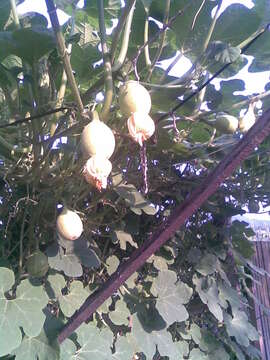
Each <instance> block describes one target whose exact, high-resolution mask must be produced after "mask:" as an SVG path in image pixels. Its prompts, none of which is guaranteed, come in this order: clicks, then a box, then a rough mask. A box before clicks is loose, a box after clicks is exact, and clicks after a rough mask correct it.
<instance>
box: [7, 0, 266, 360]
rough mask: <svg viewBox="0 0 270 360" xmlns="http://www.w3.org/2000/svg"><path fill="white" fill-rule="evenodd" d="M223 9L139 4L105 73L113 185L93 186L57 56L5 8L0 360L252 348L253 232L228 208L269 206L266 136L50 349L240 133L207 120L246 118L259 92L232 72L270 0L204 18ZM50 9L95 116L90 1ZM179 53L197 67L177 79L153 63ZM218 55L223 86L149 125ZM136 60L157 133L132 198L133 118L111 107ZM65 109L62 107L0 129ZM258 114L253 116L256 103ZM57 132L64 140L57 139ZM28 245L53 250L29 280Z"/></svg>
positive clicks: (38, 27)
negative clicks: (67, 235)
mask: <svg viewBox="0 0 270 360" xmlns="http://www.w3.org/2000/svg"><path fill="white" fill-rule="evenodd" d="M221 2H222V1H216V0H206V1H203V2H202V1H201V0H200V1H197V0H194V1H191V0H171V1H165V0H153V1H151V0H148V1H146V0H137V2H136V8H135V12H134V16H133V21H132V27H131V33H130V38H129V46H128V51H127V56H126V58H125V62H124V64H123V66H122V67H121V68H120V70H118V71H116V72H114V73H113V84H114V98H113V102H112V104H111V111H110V117H109V119H108V121H107V124H108V125H109V126H110V127H111V128H112V129H113V130H114V131H115V133H116V141H117V145H116V150H115V152H114V155H113V157H112V164H113V172H112V174H111V176H110V178H109V184H108V188H107V189H106V191H102V192H101V193H100V192H98V191H97V190H96V189H94V188H93V187H92V186H91V185H89V184H87V183H86V182H85V180H84V179H83V177H82V174H81V171H82V168H83V165H84V159H83V158H82V154H81V152H80V133H81V131H82V129H83V126H84V124H85V123H84V120H83V118H82V117H81V115H80V114H79V113H76V109H75V106H74V99H73V96H72V92H71V89H70V87H69V85H67V87H66V88H65V91H64V99H63V101H61V99H59V93H60V92H59V90H60V88H61V89H63V87H62V86H63V62H62V59H61V57H60V56H59V54H58V52H57V49H56V42H55V38H54V34H53V31H52V29H48V28H47V20H46V18H45V17H43V16H42V15H40V14H37V13H28V14H25V15H24V16H22V17H21V18H20V23H19V24H18V23H17V24H16V21H15V18H14V13H12V11H11V3H12V2H10V1H8V0H2V1H1V4H0V48H1V51H0V109H1V111H0V161H1V163H0V199H1V207H0V218H1V225H0V231H1V243H0V250H1V252H0V256H1V257H0V358H1V359H3V360H4V359H5V360H7V359H14V358H16V359H17V360H20V359H27V360H31V359H33V360H34V359H37V358H38V359H39V360H47V359H48V360H54V359H55V360H56V359H61V360H68V359H74V360H75V359H76V360H79V359H80V360H87V359H91V360H95V359H97V360H102V359H104V360H105V359H106V360H107V359H115V360H116V359H117V360H122V359H123V360H127V359H145V358H146V359H156V360H157V359H175V360H180V359H190V360H192V359H196V360H206V359H222V360H226V359H228V360H229V359H240V360H244V359H257V358H259V357H260V354H259V352H258V350H257V348H256V347H255V342H256V341H257V340H258V336H259V335H258V333H257V331H256V329H255V328H254V323H253V324H252V321H251V317H252V316H251V315H252V306H253V305H252V302H251V301H250V298H249V297H248V296H249V293H250V292H248V290H249V288H251V282H250V280H252V274H253V271H260V269H257V268H255V267H254V266H253V264H252V261H251V258H252V255H253V247H252V243H251V241H250V240H251V238H252V236H254V233H253V231H252V230H251V229H250V228H249V226H248V224H247V223H245V222H241V221H233V222H231V217H232V216H234V215H237V214H243V213H244V212H245V211H244V210H243V207H244V206H248V207H249V209H250V210H251V211H254V209H255V211H259V207H258V204H259V203H260V204H262V205H263V206H267V205H269V192H270V181H269V180H270V175H269V174H270V167H269V142H270V139H269V138H268V139H266V140H265V142H264V143H263V144H262V145H261V146H260V147H259V148H258V149H256V151H254V153H253V154H252V155H251V156H250V158H249V159H247V160H246V161H244V162H243V164H242V165H241V167H240V168H239V169H238V170H237V171H236V172H235V173H234V174H233V175H232V176H231V177H230V178H229V179H227V180H226V182H225V183H224V184H222V186H221V187H220V188H219V190H218V191H217V192H216V194H215V195H213V196H212V197H211V198H210V199H208V201H207V202H206V203H205V204H204V206H203V207H202V208H201V209H200V210H199V211H198V212H197V213H196V214H194V215H193V216H192V217H191V218H190V219H189V220H188V221H187V222H186V225H185V227H183V228H181V229H179V230H178V231H177V233H176V234H175V236H173V237H172V238H171V239H170V241H169V242H168V243H167V244H166V245H165V246H163V247H162V248H161V249H160V250H159V251H158V253H156V254H155V255H153V256H152V257H151V258H150V259H149V260H148V261H147V262H146V263H145V265H144V266H143V267H142V268H141V269H139V271H138V272H137V273H135V274H134V275H133V276H132V277H131V278H130V279H128V281H127V282H126V284H125V285H124V286H122V287H121V288H120V289H119V291H118V292H117V293H115V294H114V295H113V296H112V297H111V298H110V299H108V300H107V301H106V302H105V303H104V304H103V305H102V306H101V307H100V308H99V309H98V310H97V312H96V313H95V314H94V315H93V317H92V318H91V319H90V321H89V322H87V323H84V324H83V325H81V326H80V327H79V328H78V329H77V330H76V332H75V333H74V334H72V336H71V337H70V338H69V339H66V340H65V341H64V342H63V343H62V344H61V346H59V344H58V343H57V342H56V337H57V334H58V333H59V331H60V330H61V329H62V328H63V326H64V324H65V323H66V322H67V321H68V319H69V318H70V317H71V316H72V315H73V314H74V312H75V311H76V310H77V309H78V308H79V307H80V306H81V305H82V303H83V302H84V300H85V299H86V298H87V296H88V295H90V294H91V293H92V292H94V291H95V290H97V289H98V288H99V286H100V285H101V284H102V283H104V282H105V281H106V280H107V279H108V278H109V276H110V275H111V274H113V273H114V272H115V271H116V270H117V268H118V265H119V264H120V263H122V262H123V261H124V260H125V259H127V258H128V257H129V256H130V254H131V253H132V251H133V250H134V249H135V248H138V247H139V246H141V245H142V244H143V243H144V241H145V239H146V238H148V236H149V235H151V233H152V232H153V231H155V229H157V228H158V226H160V225H161V224H162V223H163V222H164V221H165V220H166V219H167V217H168V216H169V215H170V214H171V213H172V212H173V210H174V208H175V207H176V206H177V205H179V204H181V202H182V201H183V199H185V198H186V197H187V196H188V194H190V192H191V191H192V190H193V189H194V188H196V186H197V185H198V184H200V183H201V181H202V180H203V179H204V178H205V177H206V176H207V175H208V174H209V172H210V171H211V169H212V168H214V166H215V165H216V164H218V162H219V161H220V160H221V159H222V158H223V157H224V155H225V154H227V153H228V152H229V151H230V150H231V148H232V146H233V145H234V144H236V143H237V142H238V141H239V140H240V138H241V136H242V135H241V134H240V132H239V131H237V132H236V133H234V134H222V133H221V132H220V131H218V129H217V131H215V130H214V128H213V127H212V126H210V125H209V121H208V120H212V119H214V118H215V115H216V114H219V113H221V112H227V113H228V114H230V115H233V116H236V117H237V118H239V115H240V111H241V110H243V109H247V108H248V105H249V103H250V101H252V99H253V98H254V97H256V96H258V94H253V95H252V96H245V95H234V92H236V91H239V90H240V91H242V90H244V89H245V83H244V81H243V80H241V79H238V78H237V77H236V78H235V79H233V80H232V79H228V78H229V77H230V76H232V75H237V74H238V73H239V71H240V70H241V69H242V68H243V67H244V66H245V64H246V59H245V58H244V57H243V56H241V55H240V52H241V48H242V47H243V46H244V44H246V42H247V41H248V40H250V38H252V36H253V35H254V34H256V32H257V31H258V30H260V29H262V28H263V27H264V26H265V24H266V23H267V22H268V21H269V19H268V18H267V16H268V17H269V13H270V12H269V3H268V1H267V0H254V1H253V2H254V7H253V8H252V9H248V8H246V7H245V6H243V5H240V4H233V5H231V6H229V7H228V8H227V9H226V10H225V11H224V12H223V13H222V14H221V15H220V16H219V17H218V18H217V19H215V17H213V16H212V15H211V14H212V12H213V11H214V13H215V9H216V6H220V5H221ZM127 3H129V1H127ZM56 4H57V6H58V7H59V8H60V9H62V10H64V11H65V12H66V13H68V14H70V15H71V19H70V21H68V22H67V23H66V24H65V25H63V26H62V32H63V34H64V36H65V40H66V45H67V47H69V50H70V51H71V55H70V61H71V66H72V69H73V71H74V74H75V78H76V82H77V84H78V88H79V91H80V93H81V97H82V99H83V102H84V105H85V107H86V108H87V109H92V107H93V105H96V109H97V110H98V111H101V109H102V103H96V95H97V94H98V93H99V92H103V94H104V78H103V65H102V63H101V62H98V61H99V60H101V59H102V53H101V52H100V50H99V44H100V33H99V21H98V9H97V6H96V1H90V0H85V1H84V7H83V8H82V9H78V8H76V1H66V0H58V1H56ZM104 5H105V11H104V20H105V24H106V26H107V28H109V27H111V25H112V19H118V18H120V15H121V13H122V12H123V9H121V1H120V0H105V1H104ZM166 5H169V6H168V9H169V11H168V13H166V11H165V8H166ZM181 9H182V12H181V13H180V14H178V16H176V18H175V20H174V21H173V22H171V23H170V26H169V27H168V29H167V30H166V31H164V30H162V27H161V28H159V26H158V25H157V22H155V21H152V20H149V18H153V19H155V20H157V21H159V22H161V23H162V22H163V21H164V19H166V18H169V19H171V17H172V16H175V15H176V14H177V13H178V12H179V10H181ZM148 21H149V39H150V41H149V55H150V59H152V66H147V64H146V61H145V56H144V50H143V49H142V45H143V44H144V41H145V40H144V28H145V24H146V23H147V22H148ZM116 29H118V28H116ZM115 31H116V30H114V31H113V33H112V35H108V36H107V43H108V46H109V48H111V46H112V45H114V46H115V45H117V46H116V52H115V54H114V55H115V58H116V59H117V56H118V54H119V51H120V48H121V43H122V38H123V33H122V34H121V36H120V37H119V40H118V42H117V43H114V40H113V39H114V36H115ZM269 37H270V35H269V32H265V34H264V35H263V36H262V37H261V38H260V39H259V40H258V41H257V42H256V43H254V44H253V45H252V47H250V48H249V50H248V53H247V54H248V55H251V56H253V60H252V63H251V65H250V67H249V71H250V72H257V71H264V70H267V69H269V51H270V48H269V44H270V38H269ZM153 38H154V41H151V39H153ZM176 51H180V52H181V54H183V55H185V56H186V57H188V58H189V59H190V60H191V61H192V63H193V67H192V69H191V70H190V71H188V72H187V73H186V74H185V75H184V76H182V77H181V78H175V77H172V76H170V75H168V72H166V70H165V69H162V68H161V67H158V66H155V65H156V64H157V62H158V61H161V60H165V59H169V58H172V57H173V56H174V55H175V53H176ZM138 54H140V56H137V55H138ZM134 59H135V60H137V61H136V64H135V63H134ZM97 62H98V64H96V63H97ZM228 62H232V65H231V66H230V67H229V68H227V69H226V71H224V73H222V74H221V75H220V77H222V81H221V83H220V86H221V88H220V90H219V91H217V90H216V89H215V87H214V86H213V85H209V86H208V87H207V89H206V91H205V92H204V91H203V92H202V93H200V94H198V95H197V96H195V97H194V98H193V99H192V100H190V101H189V102H187V103H186V104H185V105H184V106H182V107H180V108H179V109H178V110H177V111H176V113H175V114H174V116H175V118H176V126H175V127H174V125H173V116H172V114H171V115H170V116H167V117H166V119H165V120H162V121H158V119H159V118H160V116H161V115H163V114H164V113H166V112H167V111H170V109H172V108H173V107H174V106H175V105H176V104H177V103H178V102H179V97H181V96H182V97H184V98H185V97H186V96H187V95H189V94H190V93H191V92H192V91H193V90H194V89H196V87H198V86H199V85H201V84H202V83H203V82H204V81H205V79H207V76H209V75H210V74H213V73H214V72H215V71H216V70H218V69H219V68H220V67H221V66H223V65H224V64H226V63H228ZM134 65H136V67H137V71H138V74H139V76H140V80H141V81H142V82H143V83H144V84H145V86H146V88H147V89H148V90H149V91H150V94H151V98H152V110H151V116H152V118H153V119H154V120H155V122H156V132H155V135H154V136H153V137H152V138H151V139H150V140H149V141H148V142H147V159H148V174H147V175H148V180H147V181H148V186H149V192H148V193H147V195H143V192H142V188H143V185H145V184H144V183H143V176H142V173H141V166H142V165H141V157H140V149H139V146H138V145H137V144H135V143H133V142H132V140H131V139H130V138H128V137H127V136H125V135H126V134H127V133H128V132H127V126H126V120H127V119H125V118H123V117H122V116H121V113H120V112H119V107H118V92H119V87H120V85H121V83H122V82H123V81H125V80H126V79H135V69H134ZM171 85H178V86H177V87H172V86H171ZM268 91H269V83H268V84H266V86H265V92H264V93H263V94H259V97H257V98H260V99H261V101H262V111H264V110H265V109H267V108H268V107H269V104H270V103H269V94H268ZM202 102H207V106H208V109H209V111H201V105H202ZM61 104H62V105H63V106H65V107H68V108H69V110H68V111H66V110H65V111H62V112H61V113H56V114H49V115H48V114H47V115H44V116H42V117H40V118H38V119H33V120H31V121H29V122H24V123H22V124H20V125H17V126H10V127H2V128H1V126H2V125H6V124H10V123H12V122H13V121H15V120H17V119H21V118H24V117H27V116H29V115H30V116H36V115H41V114H44V113H46V112H47V111H48V110H51V109H55V108H56V107H58V106H61ZM255 111H256V116H259V115H260V111H259V110H258V109H256V110H255ZM207 122H208V123H207ZM63 135H65V136H66V142H65V141H59V142H58V145H56V144H55V140H56V139H60V138H61V137H62V136H63ZM59 204H62V205H63V204H65V205H67V206H68V207H69V208H71V209H74V210H76V211H77V212H78V213H79V215H80V216H81V218H82V220H83V223H84V232H83V235H82V237H81V238H80V239H79V240H77V241H76V242H69V241H66V240H64V239H61V238H59V237H58V236H57V234H56V230H55V221H56V217H57V215H58V213H59V209H58V205H59ZM37 250H39V251H41V252H42V253H43V254H46V256H47V258H48V264H47V263H46V260H45V263H44V258H43V260H42V261H43V265H42V270H44V269H45V271H44V273H43V274H42V276H41V277H33V276H30V275H29V274H28V270H27V267H26V263H27V260H28V258H29V257H30V256H31V255H32V254H35V253H36V251H37ZM47 269H48V271H47ZM44 274H45V275H44ZM264 311H265V312H267V311H268V309H265V308H264Z"/></svg>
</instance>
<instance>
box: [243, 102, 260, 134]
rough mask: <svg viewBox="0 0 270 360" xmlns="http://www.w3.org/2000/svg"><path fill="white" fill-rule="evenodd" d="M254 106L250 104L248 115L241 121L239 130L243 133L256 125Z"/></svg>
mask: <svg viewBox="0 0 270 360" xmlns="http://www.w3.org/2000/svg"><path fill="white" fill-rule="evenodd" d="M253 109H254V104H250V105H249V108H248V111H247V112H246V114H245V115H244V116H243V117H242V118H241V119H240V120H239V130H240V131H241V132H242V133H246V132H248V130H249V129H250V128H251V127H252V126H253V125H254V124H255V121H256V116H255V114H254V110H253Z"/></svg>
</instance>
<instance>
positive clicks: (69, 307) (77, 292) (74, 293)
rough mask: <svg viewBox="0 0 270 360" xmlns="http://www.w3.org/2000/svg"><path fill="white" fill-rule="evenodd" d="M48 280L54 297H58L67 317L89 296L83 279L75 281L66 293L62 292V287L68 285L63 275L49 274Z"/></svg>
mask: <svg viewBox="0 0 270 360" xmlns="http://www.w3.org/2000/svg"><path fill="white" fill-rule="evenodd" d="M47 281H48V285H49V286H50V287H51V289H52V290H53V292H54V294H53V297H54V298H56V299H58V301H59V305H60V308H61V310H62V312H63V314H64V315H65V316H67V317H70V316H72V315H73V314H74V312H75V311H76V310H78V309H79V307H80V306H81V305H82V304H83V303H84V301H85V300H86V298H87V297H88V296H89V292H88V291H86V290H85V289H84V287H83V284H82V282H81V281H73V282H72V283H71V284H70V287H69V289H68V293H67V294H65V295H63V294H62V289H63V288H64V287H65V286H66V282H65V279H64V277H63V276H62V275H60V274H54V275H49V276H48V279H47Z"/></svg>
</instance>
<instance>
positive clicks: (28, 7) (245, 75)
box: [18, 0, 270, 220]
mask: <svg viewBox="0 0 270 360" xmlns="http://www.w3.org/2000/svg"><path fill="white" fill-rule="evenodd" d="M93 1H94V0H93ZM233 3H240V4H243V5H245V6H246V7H248V8H252V7H253V6H254V4H253V2H252V1H251V0H237V1H235V0H223V3H222V7H221V10H220V14H221V13H222V12H223V11H224V10H225V9H226V8H227V7H228V6H229V5H231V4H233ZM78 6H79V7H82V6H83V0H80V1H79V3H78ZM29 11H32V12H33V11H35V12H39V13H41V14H43V15H44V16H46V18H47V20H48V24H49V27H50V26H51V23H50V19H49V16H48V14H47V9H46V4H45V0H34V1H33V0H25V1H24V2H23V3H21V4H20V5H19V6H18V13H19V14H24V13H26V12H29ZM214 12H215V9H213V13H214ZM57 14H58V17H59V22H60V24H61V25H62V24H63V23H65V22H66V21H67V20H68V19H69V16H68V15H67V14H65V13H64V12H63V11H61V10H59V9H58V10H57ZM115 25H116V24H115ZM246 58H247V60H248V63H247V65H246V66H245V67H244V68H243V69H242V70H241V71H240V72H239V73H238V74H237V75H236V76H235V77H232V78H229V79H233V78H237V79H243V80H244V81H245V85H246V89H245V90H244V91H243V92H237V94H243V95H249V94H252V93H260V92H263V91H264V86H265V84H266V83H267V82H269V79H270V71H265V72H261V73H249V72H248V67H249V65H250V64H251V62H252V57H251V56H248V57H246ZM171 61H172V59H169V60H165V61H163V62H162V66H164V67H165V68H166V67H168V65H169V64H170V63H171ZM190 66H191V62H190V61H189V60H188V59H187V58H185V57H182V58H181V60H180V61H179V62H178V63H177V65H176V66H174V68H173V69H172V70H171V71H170V73H169V74H170V75H172V76H176V77H179V76H181V75H183V74H184V73H185V72H186V71H187V70H188V69H189V68H190ZM229 79H227V80H229ZM221 80H222V79H218V78H217V79H215V80H214V81H213V82H212V83H213V84H214V85H215V86H216V89H217V90H218V89H219V83H220V81H221ZM262 210H263V209H261V211H262ZM245 217H247V218H250V219H256V218H257V219H260V220H263V219H266V220H269V219H270V217H269V214H261V215H260V214H246V215H245Z"/></svg>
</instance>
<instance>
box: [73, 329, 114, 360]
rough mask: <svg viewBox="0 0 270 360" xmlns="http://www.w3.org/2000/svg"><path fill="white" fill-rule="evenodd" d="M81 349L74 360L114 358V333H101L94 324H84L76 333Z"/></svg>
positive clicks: (103, 331) (107, 331)
mask: <svg viewBox="0 0 270 360" xmlns="http://www.w3.org/2000/svg"><path fill="white" fill-rule="evenodd" d="M76 333H77V335H78V338H77V340H78V343H79V344H80V346H81V348H80V349H79V350H78V351H77V352H76V355H75V354H74V355H75V356H74V360H89V359H91V360H108V359H111V358H112V351H111V346H112V340H113V333H112V332H111V331H110V330H108V329H106V330H102V331H99V330H98V328H97V327H96V326H94V325H93V324H91V323H89V324H82V325H81V326H80V327H79V328H78V330H77V331H76Z"/></svg>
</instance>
